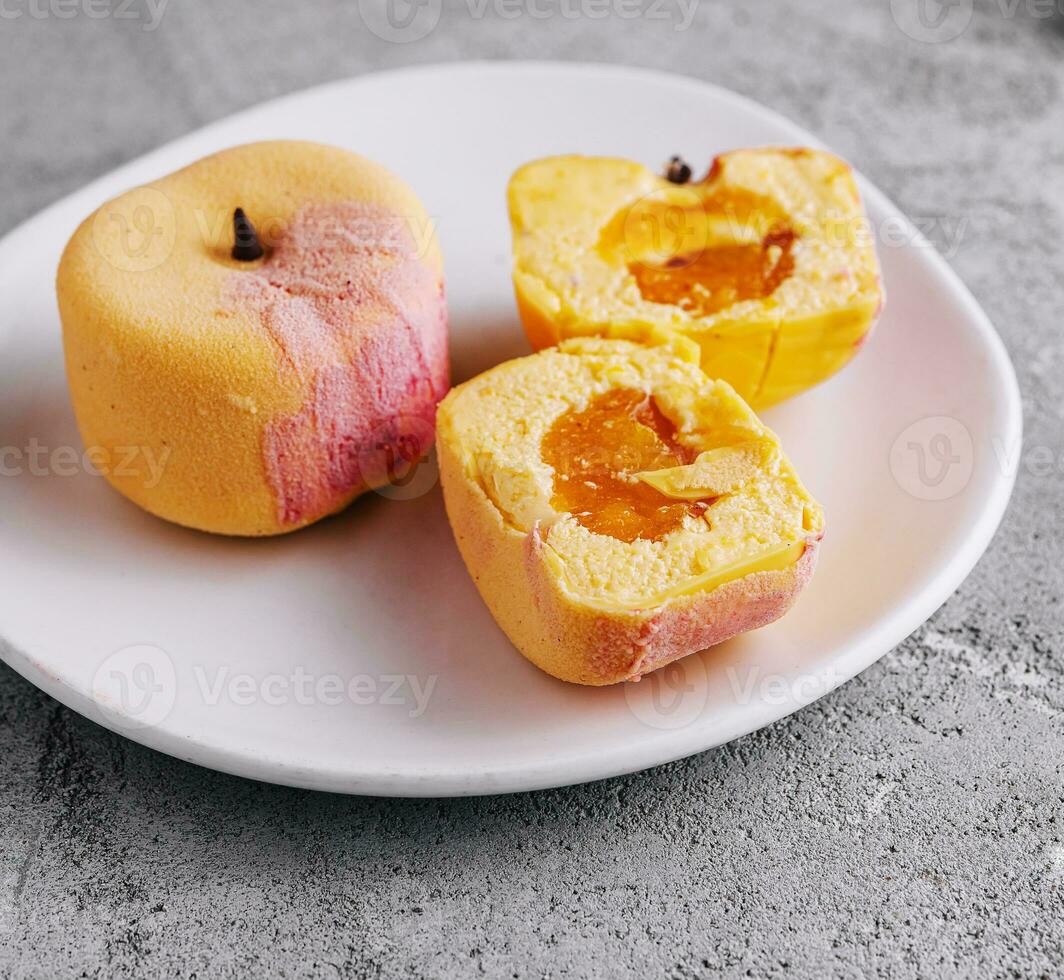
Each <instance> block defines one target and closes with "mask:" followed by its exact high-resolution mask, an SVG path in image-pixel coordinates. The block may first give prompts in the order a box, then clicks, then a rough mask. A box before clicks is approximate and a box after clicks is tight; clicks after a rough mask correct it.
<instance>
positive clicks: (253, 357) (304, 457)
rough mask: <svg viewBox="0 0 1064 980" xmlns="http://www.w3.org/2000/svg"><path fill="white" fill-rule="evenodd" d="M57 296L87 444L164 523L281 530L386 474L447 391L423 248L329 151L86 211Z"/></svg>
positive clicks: (376, 178)
mask: <svg viewBox="0 0 1064 980" xmlns="http://www.w3.org/2000/svg"><path fill="white" fill-rule="evenodd" d="M57 291H58V297H59V309H60V314H61V318H62V322H63V340H64V347H65V352H66V367H67V376H68V379H69V383H70V390H71V395H72V398H73V403H74V409H75V412H76V415H77V420H78V425H79V428H80V430H81V434H82V438H83V439H84V441H85V444H86V446H87V447H88V448H89V449H91V450H92V452H93V453H94V457H93V458H94V461H96V462H97V463H98V465H99V467H100V469H102V471H103V472H104V473H105V474H106V475H107V477H108V479H109V480H110V482H111V483H112V484H113V485H114V486H115V487H116V489H118V490H119V491H120V492H121V493H123V494H125V496H127V497H128V498H129V499H130V500H132V501H134V502H135V503H137V504H139V505H140V506H141V507H143V508H145V509H146V510H148V511H150V512H151V513H153V514H156V515H158V516H159V517H163V518H165V519H167V520H170V521H174V522H176V523H178V524H183V525H187V526H189V527H194V528H199V529H201V530H205V531H212V532H216V533H221V534H235V535H269V534H281V533H284V532H287V531H292V530H295V529H297V528H300V527H303V526H305V525H307V524H310V523H312V522H314V521H316V520H319V519H320V518H322V517H325V516H326V515H328V514H332V513H334V512H336V511H338V510H340V509H342V508H343V507H345V506H346V505H347V504H348V503H350V502H351V500H353V499H354V498H355V497H357V496H358V495H359V494H360V493H363V492H364V491H366V490H367V489H370V488H373V487H376V486H380V485H382V484H385V483H387V482H389V481H391V480H394V479H396V478H397V477H398V478H401V477H402V476H403V474H404V472H408V471H409V468H410V467H411V466H414V465H416V464H417V460H418V459H419V458H420V457H421V456H422V455H423V454H424V453H425V452H426V451H427V449H428V447H429V445H430V444H431V440H432V437H433V431H434V418H435V410H436V403H437V402H438V401H439V400H440V399H441V398H442V397H443V396H444V395H445V394H446V392H447V389H448V359H447V315H446V306H445V303H444V290H443V273H442V263H441V258H440V252H439V248H438V245H437V242H436V238H435V235H434V233H433V228H432V225H431V222H430V220H429V217H428V215H427V214H426V212H425V210H424V208H423V207H422V206H421V204H420V202H419V201H418V200H417V198H416V197H415V195H414V194H413V192H412V191H411V190H410V189H409V188H408V187H407V186H406V185H405V184H404V183H403V182H402V181H401V180H399V178H397V177H395V176H394V175H392V174H391V173H389V172H388V171H387V170H385V169H384V168H383V167H381V166H379V165H377V164H375V163H372V162H371V161H369V160H366V159H364V158H362V157H360V156H357V155H355V154H353V153H350V152H348V151H346V150H341V149H337V148H334V147H329V146H322V145H318V144H314V143H304V142H293V141H279V142H264V143H254V144H250V145H247V146H240V147H236V148H233V149H230V150H226V151H224V152H221V153H218V154H216V155H214V156H211V157H208V158H206V159H204V160H200V161H199V162H197V163H194V164H192V165H191V166H189V167H186V168H185V169H184V170H180V171H178V172H177V173H174V174H171V175H170V176H167V177H164V178H162V179H161V180H158V181H156V182H154V183H152V184H148V185H146V186H144V187H139V188H136V189H135V190H131V191H129V192H128V193H126V194H123V195H122V196H120V197H118V198H116V199H114V200H112V201H110V202H108V203H107V204H104V205H103V206H102V207H101V208H100V209H99V210H98V211H97V212H96V213H95V214H94V215H92V216H90V217H89V218H88V219H87V220H86V221H85V222H84V223H83V224H82V225H81V227H80V228H79V229H78V230H77V232H76V233H75V235H74V236H73V238H72V239H71V241H70V243H69V244H68V246H67V248H66V251H65V252H64V254H63V258H62V261H61V263H60V266H59V273H58V280H57Z"/></svg>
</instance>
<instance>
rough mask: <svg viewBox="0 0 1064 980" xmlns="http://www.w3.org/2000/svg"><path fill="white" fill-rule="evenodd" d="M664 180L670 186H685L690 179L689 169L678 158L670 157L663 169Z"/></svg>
mask: <svg viewBox="0 0 1064 980" xmlns="http://www.w3.org/2000/svg"><path fill="white" fill-rule="evenodd" d="M665 179H666V180H667V181H669V182H670V183H672V184H686V183H687V182H688V181H689V180H690V179H691V168H690V167H689V166H687V164H686V163H684V162H683V160H682V159H681V158H680V157H672V158H671V159H670V160H669V165H668V167H666V168H665Z"/></svg>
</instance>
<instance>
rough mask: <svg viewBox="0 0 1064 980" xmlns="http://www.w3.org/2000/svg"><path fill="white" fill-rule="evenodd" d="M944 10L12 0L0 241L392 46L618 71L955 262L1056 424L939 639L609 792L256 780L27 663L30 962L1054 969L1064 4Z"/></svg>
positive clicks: (1063, 929) (15, 737)
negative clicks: (410, 31)
mask: <svg viewBox="0 0 1064 980" xmlns="http://www.w3.org/2000/svg"><path fill="white" fill-rule="evenodd" d="M923 2H924V0H895V2H894V3H893V4H891V3H888V2H887V0H822V2H816V0H746V2H744V3H741V4H739V3H736V4H734V5H731V4H726V3H723V2H716V0H701V2H698V3H696V4H695V9H694V10H693V20H692V21H691V23H690V24H689V25H688V26H686V27H685V29H682V30H677V29H676V27H677V26H678V25H680V24H682V22H683V18H684V15H683V13H682V12H681V9H680V7H679V6H678V3H677V2H675V0H663V2H662V0H655V3H657V4H658V5H657V6H656V7H652V5H651V3H650V0H647V2H646V3H638V2H637V3H636V5H635V7H634V8H633V7H632V6H630V5H629V6H624V7H618V6H617V5H612V6H611V5H609V4H606V5H605V7H603V5H602V4H600V3H594V2H590V0H570V2H568V3H565V2H562V0H556V2H552V0H536V2H534V0H528V2H521V3H516V4H515V2H514V0H501V2H496V0H491V2H485V3H483V4H482V3H481V2H480V0H446V2H445V3H444V4H443V8H442V16H441V17H440V21H439V24H438V25H437V26H436V28H435V29H434V30H433V31H432V32H431V33H430V34H429V35H428V36H427V37H425V38H423V39H421V40H419V41H416V42H411V43H405V44H397V43H389V42H387V41H384V40H381V39H379V38H378V37H376V36H375V35H374V34H373V33H372V32H371V31H369V30H367V28H366V26H365V22H364V19H363V17H362V16H361V15H360V9H359V5H358V4H357V3H356V2H355V0H347V2H332V3H298V4H295V3H286V2H283V0H228V2H226V3H224V4H222V3H216V4H209V3H205V2H204V3H199V2H188V0H171V2H170V3H169V5H167V6H165V8H164V9H163V11H162V17H161V19H160V20H159V23H158V24H157V26H156V27H155V29H154V30H144V29H143V28H144V27H146V26H151V25H150V10H151V8H150V7H149V6H148V4H147V0H134V2H133V3H132V5H131V6H129V5H127V4H126V0H114V2H113V3H110V2H108V0H96V2H91V0H5V3H4V6H3V11H4V13H3V16H0V91H2V93H3V95H2V96H0V155H2V162H3V167H2V168H0V230H6V229H8V228H10V227H12V226H13V225H14V224H15V223H16V222H18V221H19V220H20V219H22V218H25V217H28V216H29V215H30V214H32V213H33V212H34V211H35V210H37V209H38V208H40V207H41V206H43V205H45V204H47V203H48V202H50V201H52V200H53V199H55V198H57V197H59V196H61V195H63V194H65V193H67V192H69V191H72V190H74V189H76V188H77V187H78V186H80V185H81V184H82V183H84V182H85V181H87V180H88V179H90V178H92V177H94V176H96V175H98V174H101V173H103V172H105V171H107V170H108V169H109V168H111V167H112V166H114V165H116V164H118V163H120V162H122V161H124V160H126V159H128V158H131V157H133V156H136V155H138V154H140V153H141V152H143V151H146V150H148V149H150V148H152V147H154V146H156V145H157V144H159V143H160V142H162V141H164V140H167V139H169V138H171V137H174V136H176V135H179V134H181V133H183V132H186V131H188V130H190V129H193V128H195V127H197V126H199V125H200V124H202V123H205V122H207V121H209V120H212V119H215V118H218V117H221V116H223V115H226V114H228V113H230V112H232V111H234V110H236V109H240V108H242V107H244V106H248V105H251V104H253V103H255V102H258V101H259V100H262V99H264V98H268V97H270V96H274V95H277V94H279V93H283V92H287V91H290V90H294V89H297V88H301V87H304V86H306V85H309V84H311V83H315V82H319V81H323V80H327V79H333V78H341V77H345V76H349V75H353V74H358V73H361V72H366V71H371V70H373V69H376V68H381V67H385V66H396V65H402V64H408V63H414V62H432V61H445V60H451V59H459V58H470V57H479V58H509V57H530V58H559V59H580V60H591V61H608V62H624V63H632V64H640V65H650V66H660V67H664V68H669V69H673V70H679V71H683V72H686V73H688V74H690V75H693V76H697V77H700V78H705V79H709V80H712V81H714V82H719V83H722V84H724V85H726V86H729V87H731V88H734V89H736V90H738V91H740V92H743V93H745V94H747V95H750V96H753V97H754V98H756V99H759V100H761V101H763V102H765V103H767V104H768V105H770V106H773V107H775V108H776V109H778V110H780V111H782V112H783V113H785V114H787V115H789V116H791V117H793V118H794V119H796V120H797V121H798V122H800V123H802V124H803V125H805V126H807V127H809V128H810V129H812V130H813V131H815V132H816V133H817V134H818V135H819V136H821V137H822V138H823V139H825V140H826V141H827V142H828V143H830V144H831V145H833V146H835V147H836V148H838V149H839V150H840V151H841V152H842V153H844V154H845V155H847V156H848V157H850V158H851V159H853V160H854V161H856V162H857V163H858V165H859V166H860V167H861V169H862V170H864V171H865V172H866V173H867V174H868V175H869V176H870V177H871V178H872V179H873V180H874V181H876V182H877V183H878V184H879V185H880V186H881V187H883V188H884V189H885V190H886V191H887V192H888V193H889V194H890V195H891V196H892V197H893V198H894V199H895V200H896V201H897V202H898V203H899V204H900V205H901V206H902V208H903V209H904V210H906V211H907V212H909V213H910V214H912V215H914V216H917V217H918V218H919V219H921V220H922V222H923V223H924V225H925V227H926V228H927V230H928V231H929V233H930V235H931V237H932V238H934V239H935V240H936V241H937V242H938V243H939V244H940V246H942V247H943V249H944V250H945V251H947V252H948V254H949V259H950V261H951V262H952V264H953V265H954V267H955V268H956V269H957V270H958V271H959V272H960V274H961V276H962V277H963V278H964V280H965V281H966V282H967V283H968V284H969V286H970V287H971V288H972V290H973V291H974V293H975V295H976V296H977V297H978V299H979V300H980V301H981V302H982V303H983V304H984V306H985V307H986V308H987V310H988V311H989V313H990V315H991V317H992V318H993V319H994V320H995V322H996V323H997V325H998V327H999V329H1000V331H1001V333H1002V335H1003V336H1004V338H1005V341H1006V343H1007V345H1008V347H1009V349H1010V351H1011V353H1012V356H1013V358H1014V361H1015V364H1016V367H1017V370H1018V372H1019V375H1020V378H1021V384H1022V386H1023V391H1024V399H1025V414H1026V450H1025V454H1024V458H1023V460H1022V462H1021V466H1020V476H1019V484H1018V488H1017V491H1016V495H1015V497H1014V500H1013V503H1012V506H1011V508H1010V511H1009V513H1008V515H1007V517H1006V520H1005V522H1004V525H1003V527H1002V529H1001V531H1000V533H999V534H998V536H997V538H996V540H995V542H994V543H993V545H992V546H991V548H990V550H989V552H988V554H987V555H986V557H985V558H984V559H983V560H982V562H981V563H980V564H979V566H978V567H977V568H976V570H975V572H974V573H973V574H972V576H971V578H970V579H969V580H968V581H967V582H966V583H965V585H964V586H963V587H962V588H961V589H960V591H959V592H958V593H957V594H956V595H955V596H954V597H953V598H952V599H951V600H950V601H949V602H948V603H947V604H946V606H945V607H944V608H943V609H942V610H941V611H940V612H939V613H938V614H937V615H935V617H934V618H933V619H932V621H931V622H930V623H929V624H928V625H926V626H925V627H924V628H922V629H921V630H919V631H918V632H917V633H916V635H914V636H913V637H912V638H910V639H909V640H908V641H907V642H905V643H903V644H902V645H901V646H900V647H899V648H898V649H896V650H895V651H893V652H892V653H891V654H889V655H888V656H887V657H885V658H884V659H883V660H882V661H881V662H880V663H879V664H877V665H876V666H875V667H873V668H871V669H870V670H868V671H867V672H866V673H865V674H864V675H862V676H861V677H859V678H858V679H857V680H855V681H853V682H852V683H850V684H847V685H846V686H845V687H843V688H842V689H840V690H839V691H837V692H836V693H834V694H833V695H831V696H830V697H827V698H825V699H824V700H822V701H820V702H819V703H817V704H815V705H813V706H811V707H809V708H807V709H806V710H804V711H802V712H800V713H799V714H797V715H795V716H793V717H791V718H788V719H786V720H785V721H782V722H780V723H778V724H775V725H773V726H771V727H770V728H768V729H766V730H764V731H761V732H758V733H757V734H754V735H751V736H749V737H747V738H744V739H741V740H740V741H738V742H736V743H734V744H732V745H729V746H727V747H726V748H723V749H721V750H718V751H714V752H710V753H706V754H704V755H701V756H697V757H695V758H692V759H688V760H686V761H683V762H679V763H675V764H673V765H669V766H665V767H662V768H659V769H656V770H654V771H651V772H647V773H643V774H639V775H633V776H630V777H626V778H621V779H614V780H610V781H608V782H603V783H598V784H593V785H588V786H581V787H576V788H571V789H566V790H558V791H551V792H542V793H535V794H529V795H523V796H515V797H507V798H496V799H474V800H458V801H420V802H412V801H411V802H404V801H388V800H375V799H350V798H341V797H330V796H326V795H321V794H313V793H304V792H298V791H294V790H289V789H280V788H276V787H271V786H266V785H258V784H255V783H251V782H247V781H243V780H240V779H236V778H231V777H227V776H222V775H218V774H215V773H212V772H208V771H204V770H201V769H198V768H196V767H193V766H190V765H185V764H183V763H178V762H175V761H173V760H171V759H169V758H166V757H164V756H161V755H157V754H155V753H153V752H151V751H148V750H146V749H143V748H141V747H139V746H137V745H135V744H133V743H130V742H128V741H125V740H123V739H122V738H120V737H118V736H116V735H113V734H111V733H110V732H108V731H105V730H103V729H101V728H98V727H96V726H94V725H93V724H92V723H90V722H88V721H85V720H84V719H82V718H80V717H78V716H76V715H73V714H72V713H70V712H69V711H67V710H66V709H65V708H63V707H61V706H59V705H58V704H56V703H55V702H53V701H51V700H50V699H49V698H48V697H46V696H45V695H43V694H41V693H39V692H38V691H37V690H35V689H34V688H32V687H31V686H30V685H29V684H27V683H25V682H24V681H23V680H22V679H21V678H19V677H18V676H17V675H15V674H14V673H13V672H12V671H10V670H8V669H6V668H2V667H0V719H2V725H0V813H2V818H0V976H3V977H12V978H15V977H40V978H53V977H65V976H77V977H102V978H107V977H116V978H126V977H130V978H132V977H192V976H196V977H201V978H203V977H229V976H256V977H310V976H326V977H332V976H338V977H383V978H392V977H451V976H454V977H460V976H477V975H482V976H487V977H493V978H494V977H515V978H517V977H522V978H524V977H609V978H626V977H632V978H650V977H656V976H662V977H670V978H676V980H680V978H691V977H699V976H708V975H714V974H717V973H724V974H726V975H730V976H752V977H770V976H771V977H777V976H798V977H828V976H838V977H861V976H883V977H910V976H913V977H916V976H920V977H939V976H942V977H1021V976H1044V977H1050V976H1060V975H1061V972H1062V970H1064V772H1062V751H1064V688H1062V679H1064V678H1062V674H1064V667H1062V657H1061V652H1062V637H1064V615H1062V609H1061V593H1062V586H1064V519H1062V513H1061V493H1060V491H1061V487H1062V484H1064V475H1062V467H1064V462H1062V461H1064V435H1062V431H1064V424H1062V423H1064V418H1062V416H1064V381H1062V374H1064V332H1062V325H1064V289H1062V285H1061V283H1062V272H1064V247H1062V244H1061V235H1060V229H1061V228H1062V227H1064V195H1062V191H1061V188H1062V187H1064V142H1062V134H1064V103H1062V86H1064V30H1062V28H1061V22H1062V21H1061V17H1060V15H1059V12H1058V11H1055V9H1054V4H1053V2H1052V0H1050V3H1049V4H1048V5H1047V4H1046V3H1045V2H1044V0H978V2H976V4H975V8H974V11H973V10H972V6H971V3H970V2H969V0H955V3H954V4H953V5H949V4H947V5H945V6H943V7H939V6H938V4H937V0H926V4H925V7H926V10H925V14H926V16H925V19H924V24H925V25H929V26H924V27H921V26H920V24H921V21H920V20H919V19H914V12H915V11H916V9H917V6H918V4H919V3H923ZM364 6H365V9H366V11H367V16H368V17H370V16H372V15H373V10H372V9H370V0H366V3H365V5H364ZM428 9H429V12H430V13H431V12H432V8H431V7H430V8H428ZM515 9H516V10H518V11H519V14H518V16H516V17H512V16H510V14H511V12H512V11H513V10H515ZM602 9H606V10H607V13H608V15H607V16H606V17H604V18H600V17H598V16H597V12H599V11H601V10H602ZM633 9H635V10H637V11H639V12H641V13H640V14H639V15H637V16H635V17H629V16H621V13H622V12H630V11H631V10H633ZM611 10H612V11H613V13H609V11H611ZM652 10H656V11H658V13H659V14H661V13H662V12H663V16H652V15H651V12H652ZM71 11H73V15H71V14H70V12H71ZM123 11H124V13H125V14H126V15H129V14H131V13H134V14H138V15H139V19H133V18H132V17H130V16H118V14H119V13H120V12H123ZM522 11H523V12H522ZM544 11H546V12H547V13H548V14H550V16H541V14H542V13H543V12H544ZM101 12H102V15H101ZM478 12H483V16H480V15H479V13H478ZM969 13H970V14H971V19H970V22H966V21H967V18H968V15H969ZM90 14H92V15H91V16H90ZM939 14H942V15H943V16H945V17H946V19H945V20H944V21H943V22H942V26H941V27H938V28H935V27H934V26H933V25H934V23H935V20H934V19H935V17H936V16H937V15H939ZM899 22H900V23H901V24H902V25H905V26H907V27H908V28H909V30H910V32H912V33H918V34H921V35H923V36H924V37H926V36H928V35H931V34H936V33H937V34H938V35H943V34H954V33H957V34H958V36H956V37H952V38H950V39H948V40H942V41H940V42H939V43H926V41H923V40H917V39H913V38H912V37H910V36H908V35H907V34H906V32H905V31H904V30H903V29H902V28H901V27H899ZM914 25H915V26H914ZM961 28H963V29H961ZM958 229H959V231H958ZM0 560H6V559H5V556H0Z"/></svg>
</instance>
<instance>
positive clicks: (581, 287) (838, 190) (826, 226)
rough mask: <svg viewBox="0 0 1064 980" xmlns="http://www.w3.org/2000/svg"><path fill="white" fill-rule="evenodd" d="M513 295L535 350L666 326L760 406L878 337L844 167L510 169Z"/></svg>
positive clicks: (869, 268) (770, 162)
mask: <svg viewBox="0 0 1064 980" xmlns="http://www.w3.org/2000/svg"><path fill="white" fill-rule="evenodd" d="M509 204H510V218H511V224H512V228H513V246H514V285H515V289H516V293H517V300H518V306H519V309H520V311H521V316H522V320H523V322H524V325H525V329H526V331H527V333H528V335H529V338H530V340H531V341H532V344H533V346H534V347H537V348H539V347H544V346H549V345H550V344H554V343H557V342H558V341H559V340H561V339H564V338H566V337H572V336H585V335H588V334H599V335H605V336H614V335H616V332H617V331H618V329H620V331H621V332H622V335H623V333H624V332H625V331H628V330H631V329H632V328H639V329H646V328H654V329H667V330H674V331H678V332H680V333H682V334H683V335H685V336H687V337H689V338H690V339H692V340H694V341H695V342H696V343H697V344H698V345H699V350H700V354H701V361H702V366H703V367H704V368H705V370H706V372H707V373H708V374H709V375H710V376H712V377H717V378H723V379H724V380H726V381H728V382H729V383H730V384H732V386H733V387H734V388H736V390H737V391H738V392H739V394H740V395H742V397H743V398H745V399H746V400H747V401H748V402H750V403H751V404H753V405H755V406H764V405H769V404H772V403H774V402H778V401H781V400H782V399H784V398H787V397H790V396H791V395H794V394H797V393H799V392H800V391H803V390H804V389H806V388H808V387H810V386H811V385H813V384H816V383H817V382H819V381H821V380H823V379H824V378H826V377H828V376H829V375H830V374H832V373H834V372H835V371H837V370H838V369H839V368H840V367H842V366H843V365H844V364H845V363H846V362H847V361H849V359H850V358H851V357H852V356H853V355H854V353H855V352H856V350H857V348H858V347H859V345H860V343H861V341H862V340H863V339H864V337H865V336H866V334H867V333H868V331H869V330H870V329H871V327H872V325H873V322H874V320H875V317H876V315H877V313H878V311H879V308H880V305H881V301H882V291H881V288H880V284H879V268H878V263H877V260H876V256H875V250H874V247H873V245H872V239H871V235H870V233H869V230H868V225H867V221H866V219H865V216H864V211H863V208H862V205H861V201H860V198H859V196H858V192H857V188H856V184H855V182H854V179H853V175H852V173H851V171H850V169H849V167H848V166H846V164H845V163H843V162H842V161H841V160H839V159H837V158H836V157H834V156H832V155H830V154H828V153H823V152H820V151H815V150H785V149H772V148H770V149H763V150H740V151H736V152H733V153H727V154H724V155H722V156H720V157H718V158H717V160H716V161H715V162H714V165H713V167H712V169H711V171H710V173H709V175H708V176H707V177H706V178H705V180H703V181H701V182H698V183H689V184H682V185H681V184H673V183H670V182H668V181H667V180H665V179H664V178H662V177H659V176H657V175H656V174H654V173H653V172H651V171H650V170H648V169H647V168H646V167H644V166H642V165H641V164H638V163H635V162H632V161H627V160H616V159H607V158H587V157H578V156H568V157H553V158H549V159H546V160H539V161H535V162H533V163H530V164H527V165H525V166H524V167H522V168H521V169H520V170H518V171H517V173H516V174H514V176H513V178H512V180H511V183H510V191H509Z"/></svg>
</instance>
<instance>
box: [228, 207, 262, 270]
mask: <svg viewBox="0 0 1064 980" xmlns="http://www.w3.org/2000/svg"><path fill="white" fill-rule="evenodd" d="M233 239H234V244H233V252H232V255H233V258H234V259H236V260H237V261H238V262H254V261H255V260H256V259H261V258H262V256H263V249H262V243H261V242H260V241H259V235H258V232H257V231H255V226H254V225H253V224H252V223H251V222H250V221H249V220H248V216H247V215H246V214H244V209H243V208H237V209H236V210H235V211H234V212H233Z"/></svg>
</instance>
